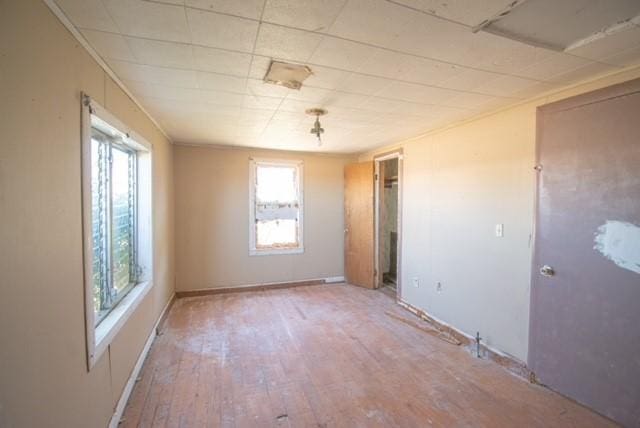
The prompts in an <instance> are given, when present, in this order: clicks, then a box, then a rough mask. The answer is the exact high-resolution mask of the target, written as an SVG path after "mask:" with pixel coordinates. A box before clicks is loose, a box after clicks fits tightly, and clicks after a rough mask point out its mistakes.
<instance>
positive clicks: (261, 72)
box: [249, 55, 271, 80]
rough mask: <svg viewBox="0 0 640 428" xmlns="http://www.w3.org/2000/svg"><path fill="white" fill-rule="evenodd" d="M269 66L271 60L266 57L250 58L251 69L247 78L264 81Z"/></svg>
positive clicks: (254, 56) (255, 56) (256, 56)
mask: <svg viewBox="0 0 640 428" xmlns="http://www.w3.org/2000/svg"><path fill="white" fill-rule="evenodd" d="M270 64H271V58H269V57H267V56H258V55H253V57H252V58H251V67H250V68H249V77H250V78H251V79H260V80H262V79H264V76H265V75H266V74H267V71H269V65H270Z"/></svg>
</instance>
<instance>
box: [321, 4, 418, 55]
mask: <svg viewBox="0 0 640 428" xmlns="http://www.w3.org/2000/svg"><path fill="white" fill-rule="evenodd" d="M415 14H416V13H415V12H414V11H412V10H410V9H407V8H404V7H398V6H397V5H395V4H393V3H391V2H387V1H384V0H349V1H348V2H347V4H346V5H345V7H344V9H343V10H342V12H341V13H340V15H339V16H338V18H337V19H336V20H335V22H334V23H333V25H332V26H331V28H330V29H329V31H328V33H329V34H331V35H335V36H339V37H343V38H346V39H350V40H356V41H359V42H363V43H368V44H373V45H376V46H383V47H394V46H397V44H396V43H395V40H396V39H397V37H398V34H399V33H400V32H401V31H402V30H403V28H405V27H406V25H407V24H408V23H409V22H410V21H411V20H412V19H413V18H414V15H415Z"/></svg>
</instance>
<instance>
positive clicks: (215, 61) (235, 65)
mask: <svg viewBox="0 0 640 428" xmlns="http://www.w3.org/2000/svg"><path fill="white" fill-rule="evenodd" d="M192 52H193V63H194V66H195V68H196V69H197V70H201V71H212V72H216V73H222V74H231V75H234V76H246V75H247V74H248V73H249V65H250V64H251V55H250V54H245V53H240V52H230V51H227V50H222V49H215V48H204V47H202V46H193V48H192Z"/></svg>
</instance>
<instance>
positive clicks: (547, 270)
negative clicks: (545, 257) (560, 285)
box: [540, 265, 556, 276]
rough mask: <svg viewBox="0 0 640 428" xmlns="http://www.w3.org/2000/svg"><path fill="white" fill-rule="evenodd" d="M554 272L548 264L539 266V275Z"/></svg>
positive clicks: (549, 274) (553, 273) (547, 274)
mask: <svg viewBox="0 0 640 428" xmlns="http://www.w3.org/2000/svg"><path fill="white" fill-rule="evenodd" d="M555 274H556V272H555V271H554V270H553V268H552V267H551V266H549V265H544V266H542V267H541V268H540V275H543V276H553V275H555Z"/></svg>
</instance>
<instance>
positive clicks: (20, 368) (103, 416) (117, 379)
mask: <svg viewBox="0 0 640 428" xmlns="http://www.w3.org/2000/svg"><path fill="white" fill-rule="evenodd" d="M80 91H86V92H87V93H89V94H90V95H91V96H92V97H93V98H94V99H95V100H96V101H97V102H98V103H100V104H102V105H103V106H105V107H106V108H107V109H108V110H110V111H111V112H112V113H113V114H114V115H116V116H117V117H118V118H119V119H120V120H122V121H123V122H125V123H127V124H128V125H130V126H131V127H132V128H134V129H135V130H136V131H137V132H138V133H140V134H141V135H142V136H144V137H145V138H146V139H148V140H149V141H150V142H151V143H152V144H153V145H154V177H153V185H154V213H155V227H154V239H155V248H154V255H155V263H154V267H155V272H154V277H155V286H154V288H153V289H152V290H151V291H150V293H149V294H147V296H146V297H145V299H144V300H143V301H142V302H141V304H140V306H139V307H138V309H137V310H136V311H135V313H134V314H133V315H132V317H131V318H130V319H129V320H128V322H127V324H126V325H125V326H124V327H123V329H122V330H121V331H120V332H119V334H118V335H117V336H116V338H115V340H114V341H113V343H112V344H111V346H110V347H109V349H108V351H106V352H105V353H104V354H103V355H102V357H101V358H100V359H99V360H98V362H97V363H96V365H95V367H94V368H93V369H92V370H91V372H90V373H88V372H87V366H86V351H85V327H84V298H83V289H84V285H83V276H82V268H83V263H82V230H81V219H82V217H81V201H80V189H81V183H80ZM0 94H2V97H1V101H0V102H1V104H0V129H1V130H2V135H1V136H0V426H1V427H45V426H48V427H83V428H84V427H104V426H106V425H107V423H108V422H109V419H110V418H111V415H112V413H113V411H114V408H115V405H116V403H117V401H118V399H119V398H120V395H121V392H122V390H123V388H124V385H125V383H126V381H127V379H128V377H129V375H130V373H131V370H132V369H133V367H134V364H135V361H136V360H137V358H138V355H139V353H140V351H141V350H142V348H143V346H144V343H145V341H146V339H147V337H148V336H149V334H150V332H151V329H152V327H153V325H154V323H155V321H156V320H157V318H158V316H159V314H160V313H161V311H162V309H163V308H164V306H165V305H166V303H167V302H168V300H169V298H170V296H171V295H172V294H173V288H174V287H173V283H174V273H173V265H174V263H173V208H172V207H173V179H172V168H173V162H172V149H171V147H170V145H169V142H168V141H167V139H166V138H164V137H163V135H162V134H161V133H160V132H159V131H158V129H157V128H156V127H155V126H154V125H153V124H152V122H151V121H150V120H149V119H148V118H147V117H146V116H145V115H144V114H143V113H142V112H141V111H140V110H139V109H138V108H137V107H136V106H135V105H134V104H133V102H132V101H131V100H130V99H129V98H128V97H127V96H126V95H125V94H124V93H123V92H122V91H121V90H120V89H119V88H118V87H117V86H116V85H115V83H114V82H113V81H111V80H110V78H109V77H108V76H107V75H106V74H105V73H104V72H103V70H102V69H101V68H100V67H99V66H98V64H97V63H96V62H95V61H94V60H93V59H92V58H91V57H90V55H89V54H88V53H87V52H86V51H85V50H84V48H83V47H82V46H80V45H79V43H78V42H77V41H76V40H75V38H74V37H73V36H72V35H71V34H70V33H69V32H68V31H67V30H66V28H65V27H64V26H63V25H62V24H61V23H60V22H59V20H58V19H57V18H56V17H55V16H54V15H53V14H52V13H51V11H50V10H49V8H48V7H47V6H46V5H45V4H44V3H43V2H42V1H40V0H21V1H0Z"/></svg>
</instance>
